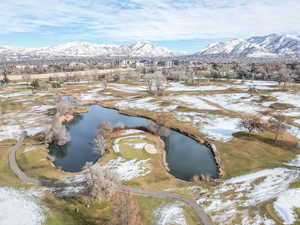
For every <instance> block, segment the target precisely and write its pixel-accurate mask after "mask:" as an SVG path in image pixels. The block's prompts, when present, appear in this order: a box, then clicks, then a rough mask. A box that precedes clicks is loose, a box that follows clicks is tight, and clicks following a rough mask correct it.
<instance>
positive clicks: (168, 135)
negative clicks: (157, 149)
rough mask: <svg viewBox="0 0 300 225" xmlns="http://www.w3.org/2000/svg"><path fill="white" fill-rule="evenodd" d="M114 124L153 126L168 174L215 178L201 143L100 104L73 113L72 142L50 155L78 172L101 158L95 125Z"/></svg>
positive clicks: (212, 163)
mask: <svg viewBox="0 0 300 225" xmlns="http://www.w3.org/2000/svg"><path fill="white" fill-rule="evenodd" d="M106 121H108V122H110V123H112V124H117V123H118V122H122V123H123V124H124V125H125V126H126V127H145V128H147V129H149V127H152V129H153V131H152V132H154V131H155V132H156V131H158V132H159V135H161V138H162V140H163V141H164V142H165V144H166V151H167V154H166V161H167V163H168V166H169V169H170V173H171V174H173V175H174V176H176V177H178V178H180V179H184V180H190V179H191V178H192V177H193V176H194V175H201V174H208V175H209V176H211V177H213V178H217V176H218V175H217V167H216V164H215V160H214V158H213V155H212V153H211V151H210V150H209V149H208V148H207V147H206V146H204V145H202V144H199V143H198V142H196V141H195V140H193V139H191V138H190V137H187V136H185V135H183V134H181V133H178V132H176V131H174V130H169V129H167V128H164V127H162V126H159V125H156V124H155V123H153V122H152V121H150V120H148V119H145V118H141V117H134V116H127V115H123V114H120V113H119V112H118V111H117V110H113V109H108V108H104V107H101V106H97V105H94V106H90V107H89V111H88V112H87V113H84V114H81V115H76V116H75V120H73V121H72V122H71V123H69V124H68V129H69V132H70V135H71V142H70V143H68V144H67V145H65V146H62V147H61V148H59V147H58V146H56V145H51V146H50V154H51V155H53V156H54V157H55V161H54V163H55V165H57V166H58V167H61V168H62V169H63V170H65V171H70V172H78V171H80V170H81V168H82V167H83V166H84V165H85V163H86V162H96V161H97V160H98V158H99V157H100V155H99V153H97V152H95V151H94V148H93V146H92V145H91V143H92V140H93V138H94V137H95V136H96V132H97V127H98V125H99V124H101V123H103V122H106Z"/></svg>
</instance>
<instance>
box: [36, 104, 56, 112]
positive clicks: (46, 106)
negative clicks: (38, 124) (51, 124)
mask: <svg viewBox="0 0 300 225" xmlns="http://www.w3.org/2000/svg"><path fill="white" fill-rule="evenodd" d="M53 108H55V106H53V105H39V106H33V107H32V108H31V110H32V111H47V110H48V109H53Z"/></svg>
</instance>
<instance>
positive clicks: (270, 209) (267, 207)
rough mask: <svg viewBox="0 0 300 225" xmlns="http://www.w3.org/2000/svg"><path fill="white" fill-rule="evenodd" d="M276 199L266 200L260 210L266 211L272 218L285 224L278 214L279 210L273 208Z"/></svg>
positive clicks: (278, 222)
mask: <svg viewBox="0 0 300 225" xmlns="http://www.w3.org/2000/svg"><path fill="white" fill-rule="evenodd" d="M273 202H274V200H271V201H268V202H265V203H264V204H263V205H262V206H261V207H260V211H261V212H262V213H266V214H267V215H268V216H269V217H270V218H271V219H272V220H274V221H275V222H276V223H277V224H283V221H282V219H281V218H280V217H279V216H278V214H277V212H276V211H275V210H274V208H273Z"/></svg>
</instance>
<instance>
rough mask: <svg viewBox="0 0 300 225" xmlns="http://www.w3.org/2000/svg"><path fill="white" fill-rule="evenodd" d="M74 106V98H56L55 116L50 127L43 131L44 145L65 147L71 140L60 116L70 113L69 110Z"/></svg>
mask: <svg viewBox="0 0 300 225" xmlns="http://www.w3.org/2000/svg"><path fill="white" fill-rule="evenodd" d="M75 104H76V100H75V98H73V97H72V96H68V97H62V96H60V97H58V99H57V104H56V114H55V116H54V119H53V121H52V123H51V125H50V126H49V127H48V128H47V129H46V131H45V141H46V143H52V142H56V143H57V144H58V145H65V144H66V143H68V142H69V141H70V140H71V136H70V134H69V132H68V130H67V128H66V126H65V125H64V124H63V120H62V119H61V117H62V116H65V115H67V114H68V113H70V110H71V109H72V108H73V107H74V105H75Z"/></svg>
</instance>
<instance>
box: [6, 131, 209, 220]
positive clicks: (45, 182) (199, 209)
mask: <svg viewBox="0 0 300 225" xmlns="http://www.w3.org/2000/svg"><path fill="white" fill-rule="evenodd" d="M25 136H26V133H23V134H22V135H21V137H20V138H19V140H18V141H17V143H16V145H14V146H13V147H12V148H11V150H10V152H9V155H8V160H9V166H10V168H11V170H12V171H13V172H14V173H15V174H16V176H17V177H18V178H19V179H20V180H22V181H23V182H25V183H29V184H34V185H41V186H47V187H62V186H65V185H69V186H70V184H66V183H64V182H63V181H55V182H54V181H50V180H38V179H33V178H30V177H28V176H27V175H26V174H25V173H24V172H23V171H22V170H21V169H20V167H19V165H18V164H17V161H16V152H17V151H18V150H19V148H20V146H21V145H22V144H23V141H24V139H25ZM119 190H120V191H122V192H129V193H133V194H137V195H145V196H151V197H157V198H169V199H174V200H177V201H182V202H184V203H186V204H187V205H189V206H190V207H191V208H192V209H193V211H194V212H195V213H196V215H197V217H198V218H199V220H200V221H201V222H202V224H203V225H213V222H212V220H211V219H210V217H209V216H208V215H207V214H206V213H205V212H204V210H203V208H202V207H201V206H199V205H198V204H197V203H196V202H195V201H194V200H192V199H190V198H187V197H185V196H183V195H179V194H175V193H170V192H166V191H148V190H142V189H136V188H132V187H128V186H120V189H119Z"/></svg>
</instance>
